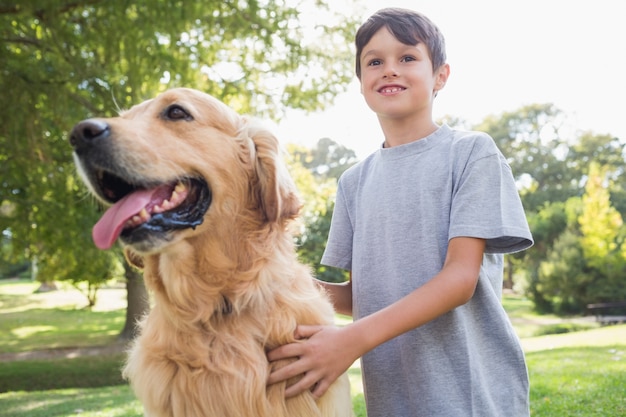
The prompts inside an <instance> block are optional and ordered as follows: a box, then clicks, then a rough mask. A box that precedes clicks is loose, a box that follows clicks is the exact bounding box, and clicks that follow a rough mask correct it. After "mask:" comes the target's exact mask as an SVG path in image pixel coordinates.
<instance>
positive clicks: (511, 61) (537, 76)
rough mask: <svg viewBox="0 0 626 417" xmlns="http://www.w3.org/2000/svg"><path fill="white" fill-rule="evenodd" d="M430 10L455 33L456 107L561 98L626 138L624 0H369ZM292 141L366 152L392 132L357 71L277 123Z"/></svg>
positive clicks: (446, 102) (569, 109)
mask: <svg viewBox="0 0 626 417" xmlns="http://www.w3.org/2000/svg"><path fill="white" fill-rule="evenodd" d="M362 4H364V5H365V7H364V9H363V16H364V17H367V16H369V15H371V14H372V13H374V12H375V11H376V10H378V9H380V8H383V7H390V6H397V7H404V8H410V9H413V10H417V11H420V12H422V13H424V14H425V15H426V16H428V17H429V18H430V19H431V20H433V22H435V24H436V25H437V26H438V27H439V28H440V29H441V31H442V32H443V34H444V37H445V38H446V47H447V55H448V63H449V64H450V67H451V75H450V78H449V79H448V82H447V84H446V86H445V88H444V89H443V90H442V91H441V92H440V93H439V94H438V96H437V98H436V99H435V104H434V110H433V116H434V118H435V119H437V118H441V117H444V116H446V115H449V116H454V117H458V118H461V119H464V120H467V121H468V122H469V123H472V124H474V123H479V122H481V121H482V120H483V119H484V118H485V117H486V116H489V115H497V114H501V113H503V112H513V111H516V110H518V109H520V108H521V107H523V106H525V105H529V104H538V103H539V104H544V103H552V104H554V105H555V106H556V107H557V108H558V109H560V110H562V111H564V112H565V113H566V115H567V116H568V123H571V128H572V129H575V130H579V131H592V132H594V133H595V134H610V135H613V136H616V137H619V138H620V139H622V140H624V141H626V24H624V22H623V17H624V13H623V10H622V6H623V4H622V2H621V1H615V0H593V1H591V0H587V1H582V0H523V1H522V0H396V1H380V0H362ZM277 134H278V136H279V137H280V139H281V141H282V142H284V143H287V142H292V143H297V144H301V145H304V146H307V147H312V146H314V145H315V143H317V141H318V140H319V139H321V138H324V137H327V138H330V139H332V140H334V141H336V142H338V143H340V144H342V145H344V146H346V147H348V148H350V149H353V150H354V151H355V152H356V153H357V156H358V157H359V158H363V157H365V156H367V155H368V154H369V153H371V152H372V151H374V150H376V149H377V148H378V146H379V144H380V143H382V141H383V137H382V132H381V130H380V128H379V125H378V121H377V119H376V116H375V115H374V114H373V113H372V111H371V110H370V109H369V108H368V107H367V105H366V104H365V102H364V100H363V97H362V96H361V94H360V92H359V83H358V80H357V79H356V77H355V78H354V81H353V82H352V83H351V84H350V86H349V88H348V91H347V92H346V93H344V94H341V95H339V96H337V97H336V100H335V103H334V104H333V105H332V106H331V107H329V108H327V109H326V110H325V111H323V112H318V113H313V114H305V113H303V112H301V111H296V110H290V111H288V112H287V115H286V116H285V118H283V119H282V120H281V121H280V122H279V124H278V126H277Z"/></svg>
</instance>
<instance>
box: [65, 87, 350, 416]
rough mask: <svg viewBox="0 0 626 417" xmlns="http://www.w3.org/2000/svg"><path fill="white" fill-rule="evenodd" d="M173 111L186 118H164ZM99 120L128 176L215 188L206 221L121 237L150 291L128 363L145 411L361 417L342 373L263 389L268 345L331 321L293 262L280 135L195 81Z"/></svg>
mask: <svg viewBox="0 0 626 417" xmlns="http://www.w3.org/2000/svg"><path fill="white" fill-rule="evenodd" d="M173 105H176V106H180V108H181V109H183V110H184V111H185V112H186V114H187V115H188V116H189V117H188V118H186V117H183V118H182V119H179V120H172V119H171V118H170V117H169V116H168V117H164V114H165V113H164V112H166V111H167V110H166V109H172V106H173ZM173 115H174V116H179V115H180V114H179V113H173ZM97 120H98V121H99V122H101V123H106V124H107V125H108V126H109V128H110V136H109V137H108V138H107V140H108V141H109V142H108V143H107V146H108V149H107V152H110V156H109V158H110V159H112V160H113V161H115V162H116V163H117V165H119V166H120V167H121V169H120V171H123V176H127V177H131V178H133V179H138V178H145V179H146V180H149V182H150V183H156V182H162V183H166V182H171V181H172V180H175V179H180V178H186V177H190V176H195V177H201V178H202V179H204V181H206V183H207V184H208V188H209V189H210V191H211V195H212V200H211V204H210V206H209V208H208V210H207V212H206V214H204V218H203V221H202V224H200V225H198V226H197V227H189V228H184V229H177V230H175V231H171V232H168V233H166V234H164V235H159V236H156V237H151V238H149V239H147V240H146V239H144V240H142V241H137V242H130V243H128V242H124V243H125V246H126V252H127V258H128V259H129V260H130V261H131V262H132V263H133V264H135V265H137V266H139V267H142V268H143V270H144V278H145V283H146V285H147V287H148V289H149V291H150V292H151V293H152V294H153V295H154V306H153V308H152V310H151V311H150V313H149V314H148V315H147V316H146V317H145V319H144V320H143V321H142V322H141V324H140V327H141V332H140V336H139V337H138V338H137V339H136V341H135V342H134V345H133V346H132V348H131V350H130V352H129V357H128V361H127V364H126V366H125V368H124V376H125V377H126V378H128V379H129V381H130V383H131V385H132V387H133V389H134V391H135V393H136V395H137V396H138V398H139V399H140V400H141V402H142V403H143V405H144V409H145V414H146V415H147V416H152V417H173V416H176V417H209V416H215V417H228V416H232V417H264V416H265V417H282V416H285V417H287V416H289V417H308V416H311V417H313V416H318V417H322V416H324V417H326V416H333V417H344V416H350V415H352V412H351V399H350V391H349V385H348V381H347V376H346V375H344V376H343V377H342V378H340V379H339V380H338V381H337V382H335V383H334V384H333V385H332V386H331V388H330V389H329V390H328V392H327V393H326V394H325V395H324V396H323V397H322V398H320V399H319V400H317V401H315V399H314V398H313V396H312V395H311V394H310V393H309V392H307V393H304V394H302V395H299V396H297V397H295V398H293V399H287V400H285V398H284V391H285V385H286V384H285V383H282V384H275V385H272V386H266V380H267V378H268V375H269V372H270V366H271V365H270V364H269V363H268V361H267V358H266V352H267V351H268V350H270V349H272V348H274V347H277V346H279V345H283V344H286V343H291V342H294V330H295V327H296V324H332V323H333V319H334V314H333V309H332V306H331V304H330V303H329V301H328V300H327V298H326V297H325V295H324V294H322V293H321V292H320V290H319V289H318V288H317V286H315V284H314V283H313V280H312V277H311V273H310V270H309V268H307V267H306V266H304V265H302V264H301V263H299V262H298V260H297V256H296V253H295V250H294V243H293V237H292V235H291V233H290V232H289V231H288V225H289V223H290V222H291V221H292V220H293V219H294V218H295V217H296V216H297V214H298V211H299V208H300V201H299V199H298V197H297V194H296V189H295V186H294V184H293V181H292V180H291V178H290V176H289V175H288V173H287V171H286V168H285V167H284V165H283V163H282V161H281V155H280V152H279V145H278V142H277V140H276V138H275V137H274V136H273V135H272V134H271V133H270V132H268V131H267V130H266V129H264V128H263V127H261V125H260V124H259V123H258V122H256V121H254V120H253V119H249V118H246V117H242V116H240V115H238V114H237V113H235V112H234V111H233V110H231V109H230V108H228V107H227V106H225V105H224V104H223V103H221V102H220V101H218V100H217V99H215V98H213V97H211V96H208V95H206V94H203V93H201V92H198V91H195V90H190V89H174V90H169V91H166V92H165V93H163V94H161V95H159V96H158V97H156V98H155V99H153V100H149V101H146V102H144V103H142V104H140V105H138V106H135V107H133V108H132V109H130V110H129V111H127V112H125V113H123V114H121V115H120V117H115V118H110V119H97ZM73 143H74V142H73ZM77 154H78V155H77ZM75 157H76V161H77V165H78V168H79V171H80V172H81V174H82V175H83V178H85V181H86V182H87V184H88V186H89V187H90V189H91V190H92V191H93V192H94V193H95V194H96V195H99V197H100V198H101V199H102V200H105V201H106V198H103V195H102V193H98V191H97V189H96V188H97V186H96V185H94V184H93V182H94V181H93V180H89V179H88V178H89V175H87V174H86V173H85V171H86V170H87V168H85V166H86V164H85V160H84V158H85V157H81V156H80V154H79V153H78V151H75ZM121 175H122V174H121ZM109 203H111V201H109ZM275 365H276V366H280V364H275ZM283 365H284V364H283Z"/></svg>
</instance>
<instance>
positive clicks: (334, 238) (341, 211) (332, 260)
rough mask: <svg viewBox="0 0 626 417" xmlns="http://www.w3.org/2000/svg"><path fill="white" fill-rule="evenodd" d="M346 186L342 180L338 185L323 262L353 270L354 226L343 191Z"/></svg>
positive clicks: (323, 263)
mask: <svg viewBox="0 0 626 417" xmlns="http://www.w3.org/2000/svg"><path fill="white" fill-rule="evenodd" d="M344 186H345V184H344V182H343V181H342V180H340V181H339V184H338V187H337V197H336V200H335V208H334V210H333V217H332V221H331V224H330V231H329V233H328V241H327V243H326V248H325V249H324V254H323V255H322V260H321V263H322V265H327V266H333V267H336V268H341V269H346V270H351V269H352V236H353V227H352V222H351V220H350V215H349V210H348V206H347V203H346V198H345V195H344V192H343V187H344Z"/></svg>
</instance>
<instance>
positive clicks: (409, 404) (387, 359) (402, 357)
mask: <svg viewBox="0 0 626 417" xmlns="http://www.w3.org/2000/svg"><path fill="white" fill-rule="evenodd" d="M461 236H467V237H476V238H483V239H486V251H485V255H484V259H483V264H482V267H481V271H480V277H479V280H478V285H477V288H476V292H475V294H474V296H473V297H472V299H471V300H470V301H469V302H467V303H466V304H465V305H463V306H460V307H458V308H456V309H454V310H453V311H451V312H449V313H447V314H444V315H443V316H441V317H439V318H437V319H435V320H433V321H431V322H429V323H427V324H425V325H423V326H421V327H419V328H417V329H414V330H412V331H409V332H407V333H405V334H403V335H401V336H399V337H397V338H394V339H393V340H391V341H389V342H387V343H384V344H383V345H381V346H379V347H377V348H376V349H374V350H373V351H371V352H369V353H367V354H366V355H365V356H363V358H361V366H362V372H363V382H364V389H365V397H366V402H367V412H368V417H390V416H393V417H414V416H426V417H432V416H441V417H443V416H445V417H462V416H473V417H491V416H493V417H503V416H506V417H521V416H528V415H529V406H528V388H529V384H528V374H527V370H526V364H525V361H524V355H523V352H522V350H521V347H520V344H519V340H518V338H517V336H516V335H515V333H514V330H513V328H512V326H511V324H510V322H509V320H508V318H507V316H506V314H505V312H504V310H503V308H502V305H501V294H502V278H503V277H502V275H503V255H502V254H503V253H511V252H515V251H520V250H523V249H526V248H528V247H530V246H531V245H532V236H531V234H530V231H529V228H528V224H527V222H526V218H525V215H524V210H523V207H522V204H521V201H520V198H519V194H518V192H517V189H516V186H515V182H514V179H513V176H512V173H511V170H510V167H509V165H508V164H507V162H506V160H505V158H504V157H503V156H502V154H501V152H500V151H499V150H498V148H497V147H496V145H495V143H494V141H493V139H491V137H489V136H488V135H486V134H484V133H478V132H461V131H456V130H452V129H451V128H449V127H448V126H446V125H444V126H442V127H440V128H439V129H438V130H437V131H435V132H434V133H433V134H431V135H429V136H427V137H425V138H423V139H420V140H418V141H415V142H412V143H409V144H406V145H402V146H397V147H393V148H388V149H379V150H378V151H376V152H374V153H373V154H372V155H370V156H369V157H367V158H366V159H365V160H363V161H361V162H360V163H358V164H357V165H355V166H354V167H352V168H350V169H349V170H347V171H346V172H345V173H344V174H343V175H342V177H341V179H340V180H339V187H338V190H337V199H336V204H335V210H334V212H333V219H332V225H331V229H330V233H329V238H328V244H327V247H326V251H325V253H324V256H323V258H322V263H323V264H325V265H329V266H335V267H339V268H343V269H347V270H351V271H352V291H353V292H352V295H353V317H354V319H355V320H358V319H359V318H361V317H365V316H367V315H369V314H372V313H374V312H376V311H378V310H380V309H382V308H384V307H385V306H388V305H389V304H392V303H394V302H395V301H397V300H399V299H400V298H402V297H403V296H405V295H407V294H409V293H410V292H411V291H413V290H415V289H416V288H418V287H420V286H421V285H423V284H424V283H425V282H427V281H428V280H430V279H431V278H432V277H433V276H435V275H436V274H437V273H438V272H439V271H440V270H441V268H442V266H443V263H444V260H445V257H446V251H447V247H448V241H449V240H450V239H451V238H454V237H461Z"/></svg>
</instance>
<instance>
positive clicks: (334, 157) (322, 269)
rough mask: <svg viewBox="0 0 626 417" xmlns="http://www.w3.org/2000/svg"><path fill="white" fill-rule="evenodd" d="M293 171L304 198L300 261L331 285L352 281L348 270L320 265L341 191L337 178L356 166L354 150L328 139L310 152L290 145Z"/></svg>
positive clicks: (290, 163) (298, 239) (323, 140)
mask: <svg viewBox="0 0 626 417" xmlns="http://www.w3.org/2000/svg"><path fill="white" fill-rule="evenodd" d="M288 151H289V154H290V155H291V156H292V158H291V159H290V160H289V170H290V173H291V175H292V176H293V177H294V180H295V182H296V185H297V187H298V189H299V190H300V192H301V194H302V195H303V197H304V207H303V210H302V212H301V218H302V222H303V227H302V231H301V233H300V235H299V236H298V237H297V240H296V243H297V246H298V255H299V256H300V259H301V260H302V261H303V262H305V263H307V264H309V265H311V266H312V267H313V269H314V272H315V276H316V278H318V279H320V280H322V281H327V282H343V281H346V280H347V279H348V273H347V272H346V271H343V270H340V269H337V268H329V267H326V266H324V265H321V264H320V260H321V259H322V254H323V253H324V248H325V247H326V240H327V238H328V231H329V230H330V221H331V218H332V212H333V208H334V205H335V203H334V198H335V194H336V192H337V179H338V178H339V176H340V175H341V174H342V173H343V171H345V170H346V169H347V168H349V167H350V166H351V165H352V164H354V163H355V160H356V156H355V153H354V151H352V150H350V149H347V148H345V147H344V146H341V145H339V144H337V143H336V142H334V141H332V140H330V139H328V138H324V139H320V140H319V142H318V143H317V146H316V147H315V148H313V149H307V148H304V147H301V146H296V145H293V144H292V145H289V146H288Z"/></svg>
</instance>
